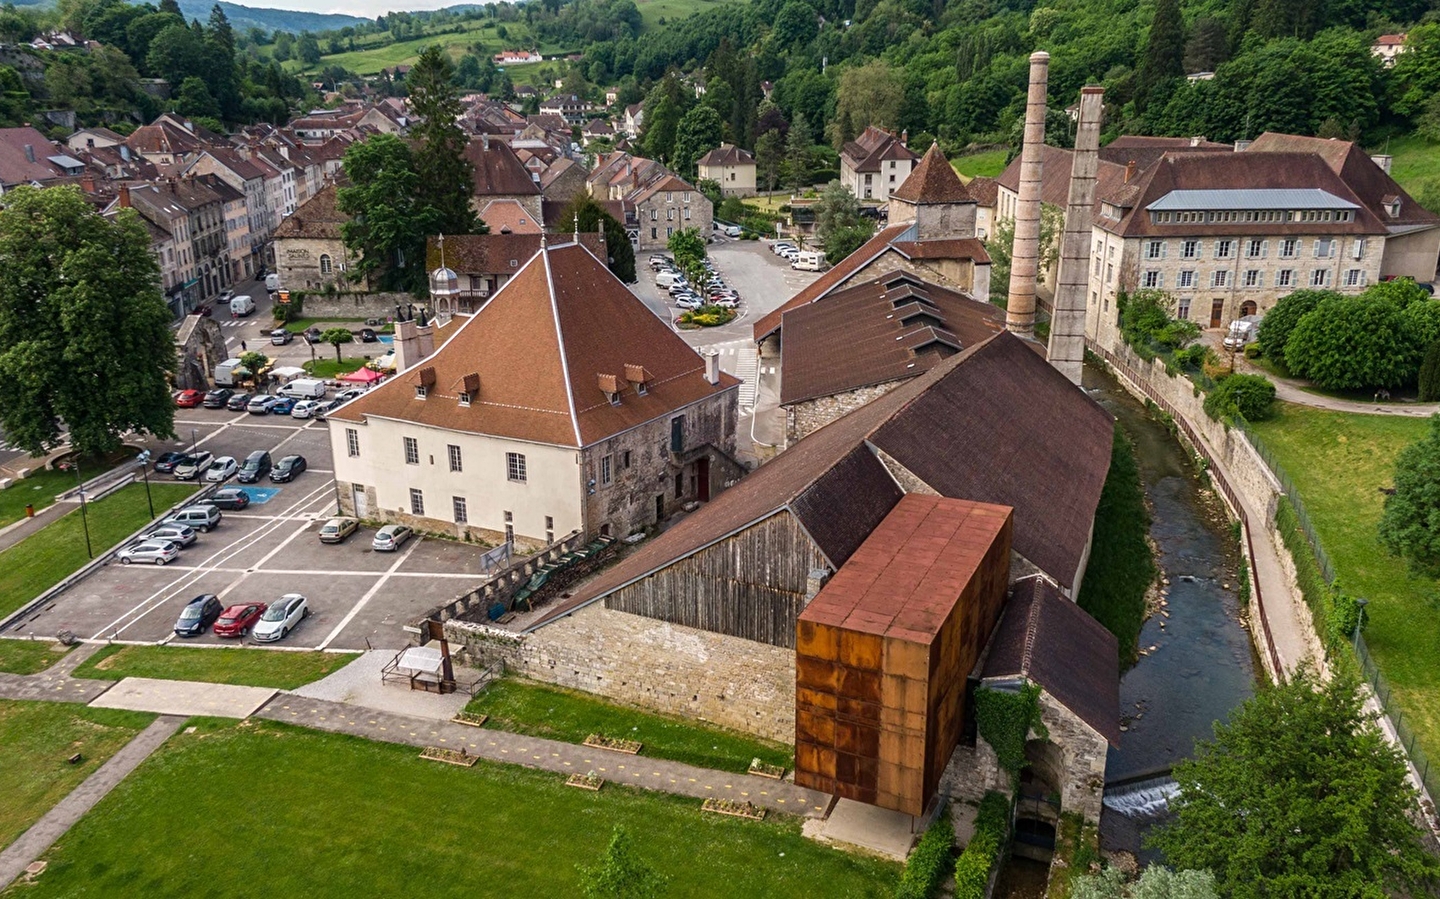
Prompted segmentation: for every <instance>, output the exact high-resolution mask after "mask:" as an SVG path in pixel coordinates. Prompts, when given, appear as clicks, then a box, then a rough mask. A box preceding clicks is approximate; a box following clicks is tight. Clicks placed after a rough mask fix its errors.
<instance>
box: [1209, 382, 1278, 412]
mask: <svg viewBox="0 0 1440 899" xmlns="http://www.w3.org/2000/svg"><path fill="white" fill-rule="evenodd" d="M1274 405H1275V385H1274V384H1272V383H1270V379H1269V378H1267V377H1264V376H1263V375H1230V376H1229V377H1227V378H1225V379H1224V380H1222V381H1221V382H1220V383H1219V384H1217V385H1215V388H1214V389H1213V390H1211V391H1210V392H1209V393H1207V394H1206V395H1205V414H1206V415H1208V416H1210V417H1211V418H1213V419H1216V420H1217V421H1218V420H1220V419H1224V418H1229V417H1230V416H1232V415H1239V416H1241V417H1242V418H1244V419H1245V420H1246V421H1261V420H1263V419H1266V418H1269V417H1270V412H1271V409H1272V408H1273V407H1274Z"/></svg>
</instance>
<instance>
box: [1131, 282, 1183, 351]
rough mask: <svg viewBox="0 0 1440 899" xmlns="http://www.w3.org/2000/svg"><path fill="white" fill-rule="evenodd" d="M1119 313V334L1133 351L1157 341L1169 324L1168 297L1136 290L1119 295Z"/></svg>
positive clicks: (1169, 302)
mask: <svg viewBox="0 0 1440 899" xmlns="http://www.w3.org/2000/svg"><path fill="white" fill-rule="evenodd" d="M1118 302H1119V304H1120V313H1121V327H1120V333H1121V335H1122V336H1123V337H1124V338H1125V342H1126V343H1128V344H1130V345H1131V346H1132V347H1134V348H1135V349H1137V350H1138V349H1148V347H1147V346H1146V345H1147V344H1149V343H1150V342H1152V341H1154V340H1158V339H1159V336H1160V332H1161V331H1162V330H1164V328H1165V326H1166V325H1168V324H1169V323H1170V311H1169V310H1170V305H1171V302H1172V301H1171V298H1170V295H1169V294H1167V293H1165V292H1164V291H1160V290H1137V291H1135V292H1134V293H1132V294H1121V296H1120V297H1119V299H1118Z"/></svg>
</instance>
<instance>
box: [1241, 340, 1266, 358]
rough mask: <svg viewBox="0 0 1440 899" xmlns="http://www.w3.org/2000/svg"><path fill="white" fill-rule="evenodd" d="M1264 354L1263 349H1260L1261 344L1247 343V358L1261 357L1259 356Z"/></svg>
mask: <svg viewBox="0 0 1440 899" xmlns="http://www.w3.org/2000/svg"><path fill="white" fill-rule="evenodd" d="M1263 355H1264V353H1263V352H1261V350H1260V344H1258V343H1247V344H1245V358H1246V359H1259V358H1260V357H1261V356H1263Z"/></svg>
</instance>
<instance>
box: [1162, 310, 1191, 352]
mask: <svg viewBox="0 0 1440 899" xmlns="http://www.w3.org/2000/svg"><path fill="white" fill-rule="evenodd" d="M1199 336H1200V326H1199V325H1197V324H1195V323H1194V322H1192V321H1190V320H1189V319H1183V318H1179V319H1171V320H1170V321H1167V322H1166V323H1165V326H1164V327H1162V328H1161V329H1160V332H1159V333H1158V334H1157V335H1156V339H1157V340H1159V341H1160V343H1161V344H1163V345H1164V346H1167V347H1170V348H1171V349H1179V348H1180V347H1183V346H1185V345H1187V344H1189V343H1190V342H1191V341H1193V340H1194V339H1195V338H1197V337H1199Z"/></svg>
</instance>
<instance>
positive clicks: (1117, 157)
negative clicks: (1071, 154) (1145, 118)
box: [1065, 134, 1235, 178]
mask: <svg viewBox="0 0 1440 899" xmlns="http://www.w3.org/2000/svg"><path fill="white" fill-rule="evenodd" d="M1179 152H1186V153H1233V152H1235V148H1234V147H1233V146H1232V145H1230V144H1221V143H1216V142H1215V141H1209V140H1206V139H1205V138H1203V137H1151V136H1149V135H1143V134H1122V135H1121V136H1119V137H1117V138H1115V139H1114V140H1113V141H1111V142H1110V143H1108V144H1106V145H1105V146H1103V147H1101V148H1100V161H1101V163H1102V164H1103V163H1111V164H1114V165H1119V166H1125V165H1129V164H1130V163H1132V162H1133V163H1135V170H1136V171H1137V172H1140V171H1144V170H1145V169H1148V168H1149V167H1150V166H1152V165H1154V164H1155V161H1156V160H1158V159H1159V158H1160V157H1161V156H1164V155H1165V154H1166V153H1179ZM1065 173H1066V177H1067V178H1068V177H1069V173H1070V169H1069V168H1068V167H1067V168H1066V169H1065Z"/></svg>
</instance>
